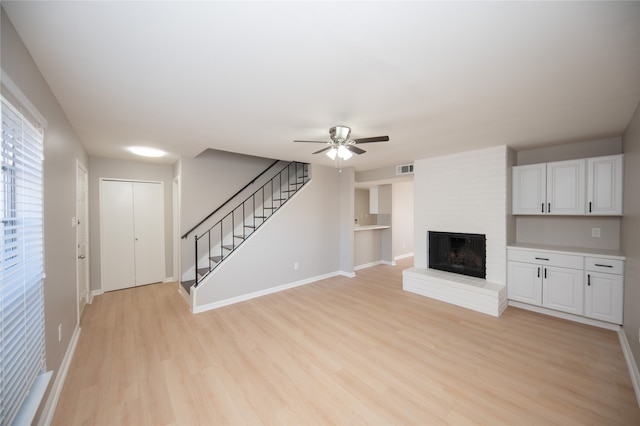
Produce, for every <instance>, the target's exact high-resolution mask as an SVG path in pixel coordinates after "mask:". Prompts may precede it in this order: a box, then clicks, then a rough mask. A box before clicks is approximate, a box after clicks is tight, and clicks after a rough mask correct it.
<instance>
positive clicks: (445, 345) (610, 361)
mask: <svg viewBox="0 0 640 426" xmlns="http://www.w3.org/2000/svg"><path fill="white" fill-rule="evenodd" d="M411 265H412V259H409V260H404V261H400V262H399V265H398V266H396V267H391V266H387V265H380V266H375V267H372V268H368V269H364V270H360V271H358V272H357V275H358V276H357V278H353V279H349V278H344V277H337V278H331V279H327V280H324V281H320V282H317V283H314V284H309V285H306V286H303V287H298V288H295V289H291V290H288V291H285V292H281V293H278V294H273V295H270V296H265V297H262V298H259V299H254V300H251V301H248V302H243V303H239V304H236V305H232V306H228V307H225V308H221V309H218V310H216V311H210V312H207V313H203V314H198V315H192V314H190V313H189V311H188V308H187V305H186V303H185V302H184V300H182V299H181V297H180V296H179V295H178V294H177V284H175V283H170V284H156V285H151V286H146V287H141V288H136V289H129V290H121V291H117V292H112V293H107V294H104V295H102V296H99V297H96V298H95V299H94V302H93V304H92V305H89V306H88V307H87V310H86V312H85V314H84V317H83V319H82V324H81V326H82V333H81V336H80V340H79V342H78V346H77V349H76V353H75V357H74V360H73V362H72V365H71V367H70V370H69V373H68V376H67V379H66V383H65V385H64V389H63V391H62V395H61V397H60V401H59V404H58V407H57V411H56V413H55V417H54V420H53V424H55V425H76V424H99V425H143V424H153V425H163V424H175V425H195V424H202V425H213V424H242V425H245V424H265V423H269V424H288V425H298V424H308V425H311V424H313V425H318V424H353V423H356V424H385V425H386V424H420V425H432V424H433V425H437V424H461V425H462V424H465V425H466V424H481V425H500V424H507V425H547V424H556V425H639V424H640V410H639V409H638V406H637V403H636V399H635V396H634V393H633V388H632V385H631V380H630V378H629V374H628V370H627V367H626V364H625V361H624V358H623V355H622V351H621V349H620V344H619V341H618V337H617V334H616V333H615V332H612V331H607V330H602V329H598V328H594V327H590V326H585V325H582V324H576V323H572V322H568V321H564V320H560V319H556V318H551V317H547V316H543V315H539V314H535V313H531V312H528V311H524V310H520V309H517V308H511V307H510V308H508V309H507V310H506V312H505V313H504V314H503V315H502V317H500V318H493V317H491V316H487V315H484V314H480V313H476V312H473V311H469V310H466V309H463V308H459V307H456V306H453V305H448V304H445V303H442V302H438V301H435V300H431V299H428V298H424V297H421V296H418V295H414V294H411V293H406V292H403V291H402V289H401V287H402V278H401V271H402V269H404V268H406V267H410V266H411Z"/></svg>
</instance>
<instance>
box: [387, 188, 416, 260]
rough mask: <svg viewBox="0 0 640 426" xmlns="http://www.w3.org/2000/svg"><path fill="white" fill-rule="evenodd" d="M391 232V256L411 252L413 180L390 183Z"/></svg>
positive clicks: (401, 255) (406, 254) (396, 256)
mask: <svg viewBox="0 0 640 426" xmlns="http://www.w3.org/2000/svg"><path fill="white" fill-rule="evenodd" d="M391 186H392V208H391V211H392V214H391V232H392V233H393V248H392V250H393V257H394V258H395V259H397V258H401V257H406V256H408V255H412V254H413V222H414V215H413V210H414V200H413V186H414V185H413V181H410V182H400V183H393V184H392V185H391Z"/></svg>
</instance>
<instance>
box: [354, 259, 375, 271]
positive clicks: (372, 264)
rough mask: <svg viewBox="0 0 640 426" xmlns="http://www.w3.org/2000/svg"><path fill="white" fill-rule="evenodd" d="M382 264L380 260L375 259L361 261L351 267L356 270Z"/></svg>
mask: <svg viewBox="0 0 640 426" xmlns="http://www.w3.org/2000/svg"><path fill="white" fill-rule="evenodd" d="M377 265H382V260H377V261H375V262H369V263H363V264H362V265H358V266H355V267H354V268H353V270H354V271H358V270H360V269H365V268H371V267H372V266H377Z"/></svg>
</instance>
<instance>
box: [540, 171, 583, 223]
mask: <svg viewBox="0 0 640 426" xmlns="http://www.w3.org/2000/svg"><path fill="white" fill-rule="evenodd" d="M584 169H585V160H571V161H556V162H554V163H547V213H549V214H556V215H581V214H584V213H585V203H584V196H585V194H584V185H585V176H584V174H585V172H584Z"/></svg>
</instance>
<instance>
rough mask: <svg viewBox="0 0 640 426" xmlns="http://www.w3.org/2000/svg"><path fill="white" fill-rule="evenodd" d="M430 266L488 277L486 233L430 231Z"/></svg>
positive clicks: (441, 269) (457, 272) (473, 275)
mask: <svg viewBox="0 0 640 426" xmlns="http://www.w3.org/2000/svg"><path fill="white" fill-rule="evenodd" d="M429 268H431V269H438V270H440V271H446V272H453V273H456V274H462V275H469V276H472V277H478V278H486V276H487V269H486V237H485V235H484V234H461V233H457V232H434V231H429Z"/></svg>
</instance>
